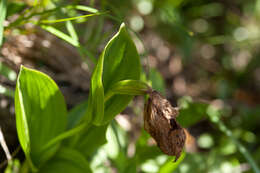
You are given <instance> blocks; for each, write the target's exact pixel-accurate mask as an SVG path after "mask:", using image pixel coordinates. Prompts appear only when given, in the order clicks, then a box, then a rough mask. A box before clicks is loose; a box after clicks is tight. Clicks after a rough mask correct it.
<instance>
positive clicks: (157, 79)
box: [149, 68, 165, 96]
mask: <svg viewBox="0 0 260 173" xmlns="http://www.w3.org/2000/svg"><path fill="white" fill-rule="evenodd" d="M149 78H150V80H151V82H152V87H153V89H154V90H156V91H159V92H160V93H162V94H163V95H164V96H165V82H164V80H163V77H162V75H161V74H160V72H158V70H156V69H155V68H152V69H151V70H150V72H149Z"/></svg>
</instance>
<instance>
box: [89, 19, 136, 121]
mask: <svg viewBox="0 0 260 173" xmlns="http://www.w3.org/2000/svg"><path fill="white" fill-rule="evenodd" d="M129 67H131V69H129ZM140 70H141V66H140V60H139V55H138V53H137V50H136V47H135V45H134V43H133V41H132V40H131V38H130V36H129V34H128V32H127V30H126V27H125V25H124V24H122V25H121V27H120V29H119V32H118V33H117V34H116V35H115V36H114V37H113V38H112V39H111V40H110V41H109V42H108V44H107V45H106V47H105V49H104V51H103V52H102V55H101V57H100V58H99V60H98V63H97V65H96V67H95V69H94V72H93V74H92V78H91V89H90V98H89V99H90V100H89V109H88V110H89V111H88V113H87V116H86V117H89V116H91V115H93V116H94V117H93V123H94V124H95V125H101V124H105V123H108V122H109V121H110V120H112V119H113V118H114V116H115V115H117V114H118V113H120V112H121V111H123V109H124V108H125V107H126V106H127V105H128V103H129V102H130V100H131V99H132V98H133V96H128V95H114V96H112V97H110V98H109V99H108V100H107V101H106V104H105V105H104V93H107V92H108V91H109V90H110V89H111V88H112V86H113V85H114V84H116V83H117V82H118V81H121V80H127V79H133V80H138V79H139V78H140ZM104 115H105V116H104Z"/></svg>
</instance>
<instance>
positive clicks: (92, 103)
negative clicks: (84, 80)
mask: <svg viewBox="0 0 260 173" xmlns="http://www.w3.org/2000/svg"><path fill="white" fill-rule="evenodd" d="M102 59H103V57H102V56H101V58H100V60H99V61H98V63H97V65H96V67H95V69H94V72H93V74H92V77H91V84H90V93H89V102H88V105H89V108H88V110H87V115H86V122H88V120H90V119H91V117H92V115H94V117H93V124H95V125H100V124H101V122H102V120H103V117H104V88H103V84H102V72H103V60H102Z"/></svg>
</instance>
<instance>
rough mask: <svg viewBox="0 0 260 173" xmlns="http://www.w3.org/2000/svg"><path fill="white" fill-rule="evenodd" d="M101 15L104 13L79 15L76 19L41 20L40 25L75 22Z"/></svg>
mask: <svg viewBox="0 0 260 173" xmlns="http://www.w3.org/2000/svg"><path fill="white" fill-rule="evenodd" d="M102 14H104V13H94V14H86V15H81V16H76V17H68V18H64V19H57V20H42V21H40V23H42V24H51V23H59V22H66V21H71V20H77V19H81V18H88V17H92V16H98V15H102Z"/></svg>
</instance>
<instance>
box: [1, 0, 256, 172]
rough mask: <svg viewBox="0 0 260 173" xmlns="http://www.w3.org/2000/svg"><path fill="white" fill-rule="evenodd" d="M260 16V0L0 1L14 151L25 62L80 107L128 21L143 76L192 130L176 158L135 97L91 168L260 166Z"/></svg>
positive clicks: (4, 103) (18, 154)
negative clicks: (146, 122)
mask: <svg viewBox="0 0 260 173" xmlns="http://www.w3.org/2000/svg"><path fill="white" fill-rule="evenodd" d="M259 17H260V1H259V0H256V1H253V0H249V1H222V0H218V1H214V2H213V1H209V0H199V1H189V0H164V1H159V0H158V1H156V0H125V1H122V0H110V1H108V0H96V1H95V0H90V1H80V0H74V1H62V0H42V1H37V0H36V1H31V0H27V1H20V0H8V1H7V0H1V1H0V45H1V54H0V56H1V58H0V73H1V76H0V94H1V95H0V98H1V100H0V125H1V129H2V131H3V134H4V137H5V139H6V142H7V145H8V147H9V149H10V151H11V153H14V155H15V158H19V160H20V161H22V160H23V159H24V156H23V153H22V151H21V150H19V148H18V149H17V147H18V146H19V144H18V140H17V135H16V130H15V116H14V101H13V97H14V88H15V81H16V76H17V73H18V69H19V67H20V64H24V65H25V66H27V67H33V68H35V69H38V70H40V71H43V72H45V73H47V74H48V75H50V76H51V77H52V78H53V79H54V80H55V81H56V82H57V84H58V85H59V87H60V88H61V91H62V93H63V94H64V95H65V100H66V103H67V104H68V105H67V106H68V108H69V109H70V110H71V112H72V113H73V112H75V111H80V110H81V109H79V108H80V105H82V104H84V101H85V100H86V99H87V97H88V92H89V81H90V75H91V73H92V70H93V68H94V65H95V64H96V62H97V60H98V56H99V55H100V52H101V51H102V50H103V48H104V46H105V44H106V43H107V41H108V40H109V39H110V38H111V36H112V35H113V34H114V33H115V32H116V31H117V29H118V28H119V25H120V24H121V23H122V22H125V23H126V25H127V27H128V28H129V29H131V31H132V32H131V35H132V39H133V40H134V41H135V44H136V46H137V49H138V52H139V54H140V56H141V62H142V67H143V72H142V80H144V81H145V80H148V81H150V83H151V85H152V86H153V88H154V89H157V90H159V91H161V92H162V93H163V94H164V95H165V96H166V97H167V98H168V99H169V100H170V101H171V103H172V104H173V105H177V104H178V106H180V107H181V108H182V111H181V112H180V116H179V118H178V121H179V122H180V123H181V124H182V125H183V126H184V127H186V128H187V129H188V131H189V133H190V134H191V135H190V136H189V137H188V140H187V144H186V152H185V153H184V154H183V155H182V157H181V158H180V160H179V161H178V162H177V163H172V160H173V159H172V157H168V156H166V155H164V154H162V153H161V152H160V151H159V150H158V148H157V147H156V146H155V145H154V142H153V141H152V140H151V139H150V138H149V135H148V134H147V133H146V132H144V130H143V127H142V124H143V121H142V109H143V103H144V99H143V98H142V97H137V98H135V99H134V101H133V102H131V104H130V105H129V107H128V108H127V109H126V110H125V111H124V112H123V113H121V114H119V115H118V116H117V117H116V118H115V120H114V121H112V123H111V124H110V125H109V128H108V130H107V134H106V136H107V143H106V144H104V145H102V146H100V147H98V148H97V150H96V151H95V154H93V155H91V157H89V162H90V166H91V168H92V170H94V172H127V171H128V172H135V171H136V172H173V171H175V172H183V173H185V172H191V171H192V172H259V168H258V166H257V165H260V145H259V143H260V141H259V140H260V139H259V136H260V134H259V133H260V129H259V127H260V58H259V55H260V54H259V53H260V52H259V46H260V45H259V37H260V33H259V31H260V30H259V27H260V24H259V22H258V21H259ZM129 70H131V67H129ZM75 106H76V109H75ZM73 108H74V109H73ZM96 135H97V134H92V136H88V137H89V138H90V139H92V138H94V137H93V136H96ZM96 140H98V139H96ZM95 142H96V141H95ZM101 144H103V141H101V142H100V145H101ZM0 152H1V153H0V160H1V163H2V164H1V169H2V170H3V169H4V168H5V166H6V163H5V162H4V160H6V157H5V155H4V152H3V151H2V150H1V151H0ZM15 163H16V165H17V167H19V163H18V162H15Z"/></svg>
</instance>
